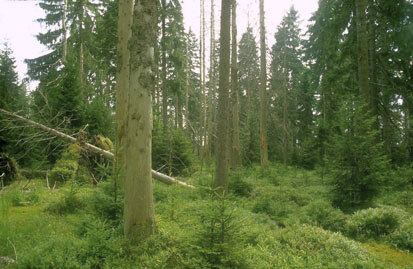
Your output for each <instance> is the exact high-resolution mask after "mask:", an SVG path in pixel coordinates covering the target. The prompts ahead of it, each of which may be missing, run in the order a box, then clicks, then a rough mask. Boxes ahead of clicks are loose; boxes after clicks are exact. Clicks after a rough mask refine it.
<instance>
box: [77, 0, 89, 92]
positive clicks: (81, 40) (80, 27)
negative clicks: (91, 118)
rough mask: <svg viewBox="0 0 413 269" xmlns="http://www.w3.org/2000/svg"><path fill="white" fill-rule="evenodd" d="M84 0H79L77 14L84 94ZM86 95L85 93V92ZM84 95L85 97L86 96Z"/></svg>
mask: <svg viewBox="0 0 413 269" xmlns="http://www.w3.org/2000/svg"><path fill="white" fill-rule="evenodd" d="M83 1H84V0H80V15H79V67H78V68H79V83H80V85H79V86H80V88H81V90H82V93H83V94H85V89H84V79H83V76H84V52H83V46H84V44H83V42H84V40H83V35H84V29H83V24H84V22H83V19H84V12H85V11H84V2H83ZM86 96H87V94H86ZM86 96H85V97H86Z"/></svg>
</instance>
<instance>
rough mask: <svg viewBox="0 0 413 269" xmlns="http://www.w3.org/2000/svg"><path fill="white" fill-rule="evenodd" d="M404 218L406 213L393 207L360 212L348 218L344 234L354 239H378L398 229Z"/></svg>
mask: <svg viewBox="0 0 413 269" xmlns="http://www.w3.org/2000/svg"><path fill="white" fill-rule="evenodd" d="M404 218H406V213H405V212H404V211H403V210H400V209H397V208H394V207H383V208H369V209H365V210H360V211H357V212H356V213H354V214H353V215H352V216H351V217H350V218H348V220H347V222H346V225H345V232H346V233H347V234H348V235H349V236H350V237H353V238H356V239H362V240H363V239H368V238H374V239H379V238H381V237H383V236H386V235H388V234H391V233H392V232H394V231H395V230H396V229H398V228H399V225H400V223H401V222H402V220H403V219H404Z"/></svg>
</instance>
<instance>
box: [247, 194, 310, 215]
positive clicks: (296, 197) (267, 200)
mask: <svg viewBox="0 0 413 269" xmlns="http://www.w3.org/2000/svg"><path fill="white" fill-rule="evenodd" d="M251 196H252V198H254V201H255V202H254V206H253V209H252V210H253V212H255V213H266V214H268V215H269V216H270V217H271V218H272V219H275V220H278V221H283V220H284V219H286V218H287V217H288V216H289V215H290V214H291V213H293V212H296V211H298V210H299V208H300V207H302V206H305V205H307V204H308V203H309V202H310V199H311V198H310V196H308V195H307V194H305V193H300V192H299V191H298V190H296V189H293V188H291V187H283V188H281V187H271V186H268V187H262V188H257V189H255V190H254V192H253V193H252V194H251Z"/></svg>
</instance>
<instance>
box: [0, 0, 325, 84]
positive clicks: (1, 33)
mask: <svg viewBox="0 0 413 269" xmlns="http://www.w3.org/2000/svg"><path fill="white" fill-rule="evenodd" d="M214 1H215V5H216V8H215V19H216V22H215V33H216V36H217V37H218V34H219V18H220V10H219V9H220V4H221V0H214ZM37 3H38V2H37V1H36V0H34V1H30V0H29V1H26V0H17V1H16V0H0V43H4V42H7V43H8V44H9V47H11V48H12V50H13V51H14V57H15V59H16V64H17V71H18V73H19V77H20V79H22V78H23V77H24V75H25V73H26V71H27V67H26V65H25V64H24V59H26V58H35V57H37V56H39V55H42V54H44V53H45V52H46V51H47V50H46V48H44V47H42V46H41V45H40V44H39V43H38V42H37V40H36V38H35V35H36V34H37V33H39V32H40V31H42V28H41V26H40V24H39V23H38V22H36V21H35V20H36V19H37V18H40V17H43V12H42V10H41V8H40V7H39V6H38V4H37ZM210 3H211V2H210V0H205V12H206V14H205V20H206V22H207V40H206V43H207V44H209V21H210V19H209V18H210V15H209V12H210V6H211V4H210ZM258 5H259V2H258V0H238V10H237V11H238V14H237V16H238V18H237V25H238V38H240V37H241V35H242V34H243V33H244V32H245V30H246V28H247V25H248V22H249V23H250V25H251V26H252V27H253V29H254V34H255V35H256V37H257V38H258V33H259V31H258V27H259V14H258ZM292 5H294V7H295V8H296V9H297V10H298V12H299V16H300V19H301V21H302V28H305V27H306V25H307V21H308V19H309V18H310V17H311V14H312V13H313V12H315V11H316V9H317V7H318V0H265V16H266V29H267V45H268V47H271V46H272V44H274V33H275V32H276V30H277V25H278V24H279V23H280V21H281V19H282V17H283V16H284V15H285V14H286V12H287V11H288V10H289V9H290V7H291V6H292ZM183 9H184V18H185V19H184V20H185V25H186V28H187V29H188V28H189V27H191V28H192V31H194V32H195V33H196V34H197V35H198V36H199V14H200V6H199V0H183ZM43 31H44V29H43ZM207 55H209V54H207Z"/></svg>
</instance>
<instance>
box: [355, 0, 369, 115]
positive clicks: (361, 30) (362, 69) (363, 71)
mask: <svg viewBox="0 0 413 269" xmlns="http://www.w3.org/2000/svg"><path fill="white" fill-rule="evenodd" d="M355 1H356V17H357V18H356V20H357V45H358V74H359V87H360V92H361V95H362V96H363V98H364V100H365V103H366V104H368V105H369V108H371V107H372V105H371V98H370V96H371V94H370V87H369V58H368V53H369V49H368V38H367V14H366V13H367V0H355Z"/></svg>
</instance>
